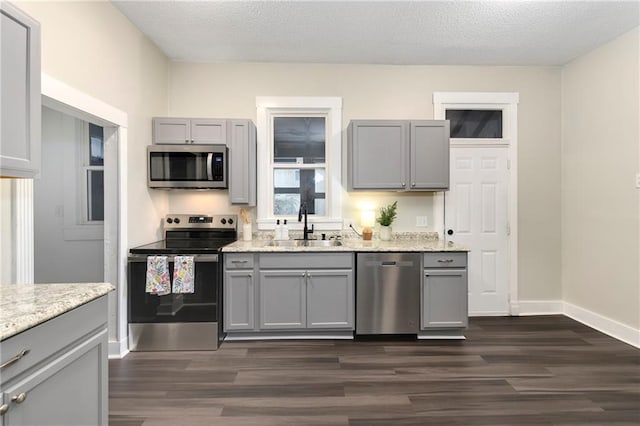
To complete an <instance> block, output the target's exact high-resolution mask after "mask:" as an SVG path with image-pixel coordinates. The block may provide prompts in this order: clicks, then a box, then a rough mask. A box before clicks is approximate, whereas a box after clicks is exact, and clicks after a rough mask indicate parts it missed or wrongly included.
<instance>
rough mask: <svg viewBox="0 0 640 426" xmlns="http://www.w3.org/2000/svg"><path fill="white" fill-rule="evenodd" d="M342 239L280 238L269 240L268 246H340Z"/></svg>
mask: <svg viewBox="0 0 640 426" xmlns="http://www.w3.org/2000/svg"><path fill="white" fill-rule="evenodd" d="M341 245H342V241H337V240H306V241H305V240H282V241H269V243H268V244H267V246H268V247H340V246H341Z"/></svg>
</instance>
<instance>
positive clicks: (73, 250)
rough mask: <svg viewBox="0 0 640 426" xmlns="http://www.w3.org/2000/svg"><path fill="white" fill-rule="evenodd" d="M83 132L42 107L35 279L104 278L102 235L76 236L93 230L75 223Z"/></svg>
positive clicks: (75, 123)
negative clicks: (41, 160) (89, 237)
mask: <svg viewBox="0 0 640 426" xmlns="http://www.w3.org/2000/svg"><path fill="white" fill-rule="evenodd" d="M82 136H83V122H82V120H79V119H76V118H73V117H71V116H69V115H66V114H64V113H61V112H58V111H54V110H51V109H49V108H42V158H45V159H46V161H43V162H42V169H41V172H40V178H39V179H36V180H35V181H34V184H33V197H34V205H33V207H34V239H35V245H34V268H35V270H34V280H35V282H67V283H69V282H102V281H104V239H103V237H102V234H100V233H97V238H96V236H94V237H92V239H78V237H79V236H82V237H83V238H88V237H87V234H93V233H92V232H82V231H86V229H81V228H83V227H82V226H80V227H78V226H75V225H76V224H77V223H78V221H77V219H78V216H79V213H80V212H79V211H78V210H79V208H80V201H79V198H80V182H79V179H80V169H79V167H78V165H79V164H80V163H79V159H78V158H77V157H78V155H79V153H80V144H81V143H82V140H81V138H82ZM84 228H87V226H86V225H85V226H84ZM99 228H101V227H99ZM100 230H101V229H98V231H100Z"/></svg>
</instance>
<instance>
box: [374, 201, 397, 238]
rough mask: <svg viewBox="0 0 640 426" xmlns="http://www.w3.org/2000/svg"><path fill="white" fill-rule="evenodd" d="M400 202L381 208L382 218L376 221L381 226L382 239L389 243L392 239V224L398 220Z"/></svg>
mask: <svg viewBox="0 0 640 426" xmlns="http://www.w3.org/2000/svg"><path fill="white" fill-rule="evenodd" d="M397 208H398V202H397V201H394V202H393V204H389V205H388V206H385V207H381V208H380V216H378V218H377V219H376V221H377V222H378V223H379V224H380V239H381V240H383V241H388V240H390V239H391V224H392V223H393V221H394V220H395V218H396V215H397V212H396V210H397Z"/></svg>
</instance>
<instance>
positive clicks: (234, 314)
mask: <svg viewBox="0 0 640 426" xmlns="http://www.w3.org/2000/svg"><path fill="white" fill-rule="evenodd" d="M253 258H254V255H253V254H251V253H241V254H225V255H224V287H223V299H224V302H223V304H224V331H232V330H253V329H254V328H255V320H254V318H255V303H254V301H255V291H256V289H255V279H254V277H255V273H254V270H253V268H254V261H253Z"/></svg>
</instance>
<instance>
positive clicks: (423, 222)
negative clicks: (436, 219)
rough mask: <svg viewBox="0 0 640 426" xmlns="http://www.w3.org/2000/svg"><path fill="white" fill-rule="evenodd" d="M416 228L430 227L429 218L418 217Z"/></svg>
mask: <svg viewBox="0 0 640 426" xmlns="http://www.w3.org/2000/svg"><path fill="white" fill-rule="evenodd" d="M416 226H419V227H421V228H426V227H427V226H429V221H428V219H427V216H416Z"/></svg>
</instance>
